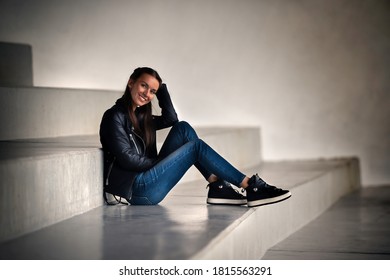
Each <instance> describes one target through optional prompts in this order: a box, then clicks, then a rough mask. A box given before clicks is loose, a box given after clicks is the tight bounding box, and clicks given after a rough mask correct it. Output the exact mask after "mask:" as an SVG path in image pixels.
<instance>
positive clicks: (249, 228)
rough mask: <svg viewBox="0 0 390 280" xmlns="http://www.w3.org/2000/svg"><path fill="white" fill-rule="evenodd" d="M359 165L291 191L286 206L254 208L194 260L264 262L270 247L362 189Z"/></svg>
mask: <svg viewBox="0 0 390 280" xmlns="http://www.w3.org/2000/svg"><path fill="white" fill-rule="evenodd" d="M358 165H359V163H358V161H357V160H354V161H351V162H350V163H349V164H348V165H344V166H342V167H339V168H337V169H334V170H332V171H331V172H328V173H326V174H324V175H323V176H320V177H318V178H316V179H314V180H312V181H309V182H307V183H305V184H303V185H301V186H299V187H296V188H293V189H291V192H292V197H291V198H290V199H288V200H286V201H284V202H283V203H279V204H274V205H268V206H265V207H258V208H253V212H252V213H250V214H248V215H247V217H246V219H244V220H243V221H242V222H241V223H239V224H234V225H232V226H231V228H230V229H228V230H226V231H225V232H224V233H222V234H221V235H220V236H218V237H217V238H216V239H215V240H213V241H212V242H211V243H210V244H209V245H208V246H207V247H206V248H204V249H203V250H201V251H200V252H199V253H198V254H197V255H195V256H194V257H193V259H260V258H261V257H262V256H263V255H264V254H265V252H266V251H267V250H268V249H269V248H271V247H272V246H274V245H275V244H277V243H278V242H280V241H281V240H283V239H284V238H286V237H287V236H289V235H290V234H292V233H294V232H295V231H297V230H299V229H300V228H302V227H303V226H304V225H306V224H307V223H309V222H310V221H312V220H314V219H315V218H316V217H318V216H319V215H320V214H322V213H323V212H324V211H325V210H326V209H328V208H329V207H330V206H331V205H332V204H334V203H335V202H336V201H337V200H338V199H339V198H341V197H342V196H343V195H346V194H348V193H350V192H351V191H353V190H355V189H357V188H359V187H360V184H359V183H358V182H360V181H359V178H360V174H359V172H358V170H359V167H358ZM242 236H245V240H243V239H242Z"/></svg>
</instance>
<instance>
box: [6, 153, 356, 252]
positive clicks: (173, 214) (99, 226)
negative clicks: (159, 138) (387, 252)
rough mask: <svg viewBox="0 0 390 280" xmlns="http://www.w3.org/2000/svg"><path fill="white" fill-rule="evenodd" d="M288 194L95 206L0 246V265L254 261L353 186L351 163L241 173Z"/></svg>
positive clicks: (193, 191)
mask: <svg viewBox="0 0 390 280" xmlns="http://www.w3.org/2000/svg"><path fill="white" fill-rule="evenodd" d="M245 172H246V173H248V174H252V173H254V172H259V174H260V175H261V176H262V177H263V178H264V179H265V180H266V181H268V182H269V183H272V184H276V185H277V186H280V187H283V188H287V189H290V190H291V192H292V197H291V198H290V199H288V200H286V201H284V202H281V203H277V204H272V205H267V206H262V207H257V208H248V207H246V206H222V205H221V206H215V205H207V204H206V203H205V202H206V196H207V190H206V188H205V186H206V183H205V182H204V181H193V182H183V183H181V184H179V185H178V186H177V187H176V188H175V189H174V190H173V191H172V192H171V193H170V194H169V195H168V197H167V198H166V199H165V200H164V201H163V202H162V203H161V204H160V205H157V206H148V207H145V206H102V207H98V208H95V209H93V210H91V211H89V212H87V213H84V214H82V215H78V216H76V217H73V218H71V219H68V220H65V221H62V222H60V223H57V224H55V225H52V226H50V227H46V228H44V229H41V230H39V231H36V232H33V233H31V234H28V235H25V236H23V237H20V238H17V239H14V240H11V241H8V242H3V243H2V244H0V258H1V259H260V258H261V257H262V256H263V254H264V253H265V252H266V250H267V249H268V248H270V247H272V246H273V245H275V244H276V243H278V242H279V241H281V240H282V239H284V238H286V237H287V236H289V235H290V234H292V233H293V232H295V231H297V230H298V229H300V228H301V227H303V226H304V225H305V224H307V223H308V222H310V221H312V220H313V219H315V218H316V217H317V216H319V215H320V214H321V213H322V212H324V211H325V210H326V209H327V208H329V207H330V206H331V205H332V204H333V203H334V202H336V201H337V200H338V199H339V198H340V197H342V196H343V195H345V194H347V193H349V192H351V191H353V190H354V189H356V188H358V187H359V182H360V180H359V163H358V160H357V159H335V160H314V161H310V160H306V161H290V162H288V161H286V162H270V163H269V162H263V163H262V164H260V165H258V166H256V167H254V168H251V169H247V170H245Z"/></svg>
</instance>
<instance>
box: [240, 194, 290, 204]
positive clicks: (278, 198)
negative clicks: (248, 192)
mask: <svg viewBox="0 0 390 280" xmlns="http://www.w3.org/2000/svg"><path fill="white" fill-rule="evenodd" d="M290 196H291V192H288V193H285V194H283V195H280V196H275V197H271V198H266V199H259V200H254V201H248V207H256V206H261V205H266V204H272V203H277V202H280V201H283V200H286V199H287V198H289V197H290Z"/></svg>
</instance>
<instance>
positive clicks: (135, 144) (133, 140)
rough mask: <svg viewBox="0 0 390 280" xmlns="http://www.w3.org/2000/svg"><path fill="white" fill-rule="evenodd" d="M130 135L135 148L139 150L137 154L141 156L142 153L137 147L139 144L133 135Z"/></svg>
mask: <svg viewBox="0 0 390 280" xmlns="http://www.w3.org/2000/svg"><path fill="white" fill-rule="evenodd" d="M129 135H130V139H131V141H132V142H133V144H134V146H135V149H136V150H137V154H139V155H140V154H141V153H140V152H139V149H138V146H137V143H136V142H135V139H134V137H133V134H129Z"/></svg>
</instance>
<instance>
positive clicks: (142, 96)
mask: <svg viewBox="0 0 390 280" xmlns="http://www.w3.org/2000/svg"><path fill="white" fill-rule="evenodd" d="M138 96H139V98H140V99H141V100H142V101H144V102H147V101H148V99H147V98H146V97H145V96H144V95H142V94H138Z"/></svg>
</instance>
